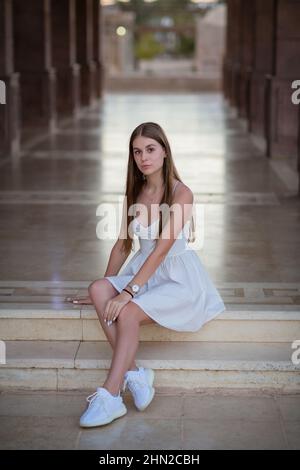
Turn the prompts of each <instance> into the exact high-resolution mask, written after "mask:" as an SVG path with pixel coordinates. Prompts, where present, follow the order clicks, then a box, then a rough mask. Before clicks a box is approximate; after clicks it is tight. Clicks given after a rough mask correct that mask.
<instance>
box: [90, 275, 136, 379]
mask: <svg viewBox="0 0 300 470" xmlns="http://www.w3.org/2000/svg"><path fill="white" fill-rule="evenodd" d="M88 290H89V296H90V298H91V299H92V301H93V304H94V306H95V309H96V312H97V315H98V318H99V321H100V324H101V326H102V329H103V331H104V334H105V336H106V337H107V339H108V342H109V344H110V345H111V347H112V349H113V350H114V349H115V346H116V340H117V325H116V322H112V324H111V325H110V326H108V325H107V323H105V321H104V319H103V316H102V313H103V311H104V309H105V307H106V304H107V302H108V300H110V299H111V298H113V297H115V296H116V295H117V294H118V291H117V289H115V288H114V286H113V285H112V284H111V283H110V282H109V281H108V280H107V279H97V280H96V281H94V282H92V284H90V285H89V288H88ZM128 370H137V367H136V364H135V361H134V358H133V360H132V362H131V364H129V366H128ZM125 372H126V371H125Z"/></svg>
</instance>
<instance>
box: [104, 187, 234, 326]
mask: <svg viewBox="0 0 300 470" xmlns="http://www.w3.org/2000/svg"><path fill="white" fill-rule="evenodd" d="M175 186H176V184H175ZM174 190H175V187H174ZM174 190H173V191H174ZM189 224H190V220H189V221H188V222H187V223H186V224H185V226H184V227H183V229H182V230H181V232H180V234H179V235H178V237H177V239H176V240H175V242H174V243H173V245H172V246H171V248H170V250H169V252H168V253H167V255H166V257H165V258H164V259H163V261H162V262H161V264H160V265H159V266H158V268H157V269H156V271H155V272H154V273H153V274H152V276H150V278H149V279H148V281H147V282H146V283H145V284H144V285H143V286H142V287H141V289H140V291H139V292H138V294H136V295H135V296H134V298H132V299H131V302H134V303H136V304H137V305H139V307H141V308H142V310H143V311H144V313H145V314H146V315H148V316H149V317H150V318H152V319H153V320H154V321H155V322H157V323H159V324H160V325H161V326H164V327H166V328H169V329H171V330H175V331H197V330H199V329H200V328H201V327H202V325H203V324H204V323H206V322H208V321H210V320H212V319H213V318H214V317H216V316H217V315H219V314H220V313H222V312H223V311H225V310H226V307H225V305H224V303H223V301H222V298H221V296H220V294H219V293H218V291H217V289H216V287H215V286H214V284H213V282H212V280H211V278H210V277H209V275H208V273H207V272H206V270H205V268H204V267H203V265H202V263H201V261H200V258H199V256H198V255H197V253H196V252H195V250H193V249H192V248H189V246H188V233H189V231H188V228H189ZM158 229H159V219H157V220H155V221H154V222H153V223H152V224H151V225H149V226H148V227H145V226H143V225H142V224H141V223H140V222H138V220H137V218H136V217H135V218H134V219H133V230H134V233H135V234H136V235H137V236H138V238H139V242H140V249H139V250H138V251H137V252H136V253H135V254H134V256H133V257H132V259H131V260H130V261H129V262H128V263H127V265H126V266H125V267H124V268H123V269H122V270H121V271H120V273H119V274H118V275H117V276H105V277H104V278H105V279H108V281H109V282H111V284H112V285H113V286H114V287H115V288H116V289H117V291H118V292H121V291H122V289H123V288H124V287H125V286H126V285H127V284H128V283H129V282H130V281H131V279H132V278H133V277H134V276H135V275H136V273H137V272H138V271H139V269H140V268H141V266H142V264H143V263H144V262H145V260H146V258H147V257H148V256H149V254H150V253H151V251H152V250H153V249H154V247H155V244H156V239H155V235H156V234H157V233H158Z"/></svg>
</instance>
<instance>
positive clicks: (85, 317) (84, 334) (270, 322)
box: [0, 303, 300, 342]
mask: <svg viewBox="0 0 300 470" xmlns="http://www.w3.org/2000/svg"><path fill="white" fill-rule="evenodd" d="M226 308H227V310H226V311H225V312H223V313H222V314H220V315H218V316H217V317H215V318H214V319H212V320H210V321H209V322H207V323H206V324H204V325H203V326H202V328H200V329H199V330H198V331H197V332H178V331H174V330H171V329H169V328H165V327H162V326H160V325H158V324H153V325H143V326H142V327H141V333H140V335H141V336H140V338H141V340H143V341H184V342H187V341H200V342H201V341H218V342H219V341H221V342H226V341H246V342H251V341H253V342H292V341H294V340H296V339H300V309H297V307H296V306H292V305H284V306H280V305H273V306H272V305H271V306H270V305H267V306H266V305H244V306H237V305H233V304H232V305H230V304H226ZM0 331H1V336H0V339H2V340H51V341H54V340H67V341H72V340H73V341H76V340H78V341H97V340H99V341H101V340H106V337H105V335H104V332H103V330H102V328H101V326H100V322H99V320H98V317H97V314H96V312H95V310H94V307H93V306H80V305H79V306H76V305H70V306H63V307H59V306H56V305H52V306H49V304H38V303H34V304H28V303H27V304H22V303H18V304H17V303H6V304H4V303H2V304H0Z"/></svg>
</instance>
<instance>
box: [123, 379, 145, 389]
mask: <svg viewBox="0 0 300 470" xmlns="http://www.w3.org/2000/svg"><path fill="white" fill-rule="evenodd" d="M127 384H128V387H129V389H130V390H131V391H132V392H136V391H137V390H138V389H139V388H143V387H147V386H148V384H147V383H145V381H144V380H142V379H141V378H140V377H126V378H125V380H124V386H123V392H124V391H125V389H126V386H127Z"/></svg>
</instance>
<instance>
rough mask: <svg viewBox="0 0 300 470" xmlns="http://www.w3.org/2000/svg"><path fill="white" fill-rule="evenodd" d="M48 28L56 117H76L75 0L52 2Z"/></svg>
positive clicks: (78, 88) (77, 109) (77, 89)
mask: <svg viewBox="0 0 300 470" xmlns="http://www.w3.org/2000/svg"><path fill="white" fill-rule="evenodd" d="M51 28H52V31H51V32H52V63H53V66H54V67H55V70H56V103H57V112H58V115H59V116H66V115H74V116H77V115H78V111H79V107H80V66H79V65H78V64H77V63H76V3H75V0H52V1H51Z"/></svg>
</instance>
